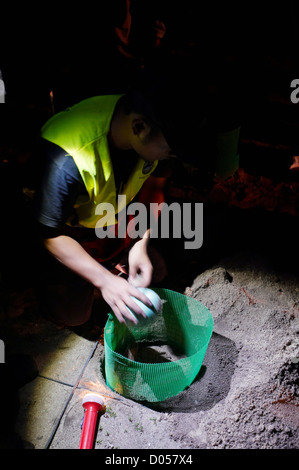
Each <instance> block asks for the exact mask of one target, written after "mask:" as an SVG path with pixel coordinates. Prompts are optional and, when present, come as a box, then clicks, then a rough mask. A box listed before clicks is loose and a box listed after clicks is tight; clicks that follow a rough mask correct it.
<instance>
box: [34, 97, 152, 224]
mask: <svg viewBox="0 0 299 470" xmlns="http://www.w3.org/2000/svg"><path fill="white" fill-rule="evenodd" d="M121 96H122V95H107V96H95V97H93V98H88V99H86V100H83V101H81V102H80V103H78V104H76V105H74V106H72V107H71V108H68V109H67V110H65V111H62V112H60V113H57V114H56V115H54V116H53V117H52V118H51V119H49V121H48V122H46V124H45V125H44V126H43V128H42V130H41V136H42V137H43V138H44V139H46V140H48V141H50V142H52V143H54V144H56V145H59V146H60V147H61V148H63V149H64V150H65V151H66V152H67V153H68V154H69V155H71V156H72V157H73V159H74V161H75V163H76V166H77V168H78V170H79V172H80V175H81V177H82V179H83V182H84V185H85V187H86V190H87V193H88V197H83V196H81V197H80V198H79V199H78V200H77V201H76V204H75V206H74V207H75V210H76V212H77V215H78V221H79V224H80V225H83V226H84V227H88V228H94V227H95V226H96V225H97V226H100V225H101V223H100V219H101V218H102V217H103V215H97V214H96V210H95V209H96V207H97V205H98V204H100V203H109V204H112V206H113V208H114V213H115V214H117V213H118V212H120V211H121V210H122V209H124V202H125V201H126V203H127V204H128V203H129V202H130V201H131V200H132V199H133V198H134V196H136V194H137V193H138V191H139V190H140V188H141V187H142V185H143V183H144V182H145V181H146V179H147V178H148V177H149V176H150V174H151V173H152V172H153V171H154V169H155V168H156V166H157V164H158V161H155V162H154V163H153V164H152V166H150V165H149V163H148V162H145V160H143V159H142V158H139V159H138V161H137V163H136V166H135V168H134V170H133V171H132V173H131V175H130V177H129V179H128V181H127V182H126V184H125V185H124V187H123V188H122V191H121V194H122V195H124V196H126V198H120V201H121V202H122V206H119V205H118V204H117V197H116V196H117V195H116V188H115V180H114V173H113V167H112V161H111V157H110V152H109V145H108V132H109V129H110V123H111V119H112V116H113V112H114V110H115V106H116V104H117V102H118V100H119V99H120V97H121ZM106 222H107V217H106ZM112 223H115V218H114V221H113V222H112ZM108 225H110V223H109V224H108Z"/></svg>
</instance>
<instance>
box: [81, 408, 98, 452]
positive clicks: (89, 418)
mask: <svg viewBox="0 0 299 470" xmlns="http://www.w3.org/2000/svg"><path fill="white" fill-rule="evenodd" d="M84 408H85V415H84V422H83V428H82V433H81V441H80V447H79V448H80V449H92V448H93V444H94V434H95V429H96V424H97V419H98V412H99V410H100V409H101V408H102V407H101V406H100V405H99V404H98V403H93V402H88V403H85V404H84Z"/></svg>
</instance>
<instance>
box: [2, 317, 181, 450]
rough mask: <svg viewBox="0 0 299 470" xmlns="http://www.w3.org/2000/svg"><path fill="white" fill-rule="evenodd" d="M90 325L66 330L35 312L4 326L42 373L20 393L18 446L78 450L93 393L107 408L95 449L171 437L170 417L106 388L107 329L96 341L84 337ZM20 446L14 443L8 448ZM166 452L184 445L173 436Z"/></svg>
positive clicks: (9, 342)
mask: <svg viewBox="0 0 299 470" xmlns="http://www.w3.org/2000/svg"><path fill="white" fill-rule="evenodd" d="M104 323H105V321H104ZM89 327H90V325H86V326H85V327H84V328H83V329H82V328H81V329H80V328H77V329H76V328H74V329H73V331H72V330H71V329H64V328H61V327H59V326H57V325H55V324H53V323H51V322H49V321H47V320H45V319H43V318H42V317H40V316H39V315H38V312H37V311H36V310H35V309H32V310H31V311H30V309H29V311H25V312H24V313H23V314H22V315H19V316H16V317H14V316H12V317H10V318H8V319H6V321H4V322H3V325H2V329H1V331H2V332H3V333H4V336H3V337H5V345H6V347H7V350H9V352H10V353H11V354H15V353H16V354H20V353H21V354H29V355H30V356H31V357H32V358H34V360H35V362H36V365H37V368H38V375H37V376H36V377H35V378H34V379H33V380H31V381H30V382H28V383H26V384H25V385H23V386H22V387H20V388H19V389H18V402H17V410H16V420H15V423H14V432H15V434H16V436H17V447H18V448H23V449H79V444H80V438H81V432H82V431H81V429H82V428H81V425H82V420H83V417H84V409H83V407H82V398H83V396H84V395H85V394H86V393H88V392H90V391H93V392H97V393H100V394H101V396H102V397H103V398H104V401H105V408H106V411H105V413H104V414H103V415H102V416H101V418H100V424H99V426H98V427H97V436H96V439H95V445H94V447H95V448H96V449H118V448H120V449H144V448H148V449H153V448H159V447H160V440H159V439H155V437H156V434H157V430H158V429H159V433H162V435H164V436H167V434H168V426H169V424H170V422H168V421H167V417H169V414H168V413H161V412H158V411H155V410H151V409H149V408H147V407H145V406H143V405H142V404H139V403H136V402H133V401H131V400H128V399H125V398H123V397H121V396H120V395H118V394H116V393H114V392H113V391H112V390H110V389H109V388H108V387H107V386H106V384H105V377H104V374H103V370H102V364H103V359H104V346H103V342H102V339H101V336H102V333H103V328H104V326H101V327H97V328H96V333H95V334H94V332H93V335H94V336H95V337H96V338H97V339H88V338H86V337H84V336H88V334H90V330H89ZM74 330H76V331H74ZM81 335H82V336H81ZM83 335H84V336H83ZM15 445H16V444H15V441H14V440H13V442H12V443H11V441H9V448H10V446H11V447H12V448H14V446H15ZM4 448H5V447H4ZM163 448H166V449H167V448H172V449H173V448H180V444H179V443H175V442H174V441H173V440H172V439H171V437H170V438H169V441H166V443H165V442H164V443H163Z"/></svg>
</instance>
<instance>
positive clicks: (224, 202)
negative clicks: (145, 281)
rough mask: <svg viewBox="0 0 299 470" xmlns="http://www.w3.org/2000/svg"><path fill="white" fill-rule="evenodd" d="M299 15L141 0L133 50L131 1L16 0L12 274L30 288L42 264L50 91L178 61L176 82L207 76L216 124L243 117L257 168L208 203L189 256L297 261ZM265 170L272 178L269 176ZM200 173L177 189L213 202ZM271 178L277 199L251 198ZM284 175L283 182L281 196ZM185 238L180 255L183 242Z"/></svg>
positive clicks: (8, 52)
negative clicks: (243, 254)
mask: <svg viewBox="0 0 299 470" xmlns="http://www.w3.org/2000/svg"><path fill="white" fill-rule="evenodd" d="M298 14H299V7H298V4H297V2H295V1H293V0H287V1H285V2H280V4H273V2H262V1H260V2H252V1H251V2H249V1H242V2H241V1H240V2H238V3H233V2H221V3H215V2H198V1H190V0H185V1H184V2H178V1H154V0H151V1H136V0H135V1H134V0H132V2H131V18H132V28H131V33H130V37H129V39H130V43H129V45H128V46H127V49H126V50H127V52H128V53H129V57H128V56H126V55H123V54H121V53H120V52H119V49H118V46H119V44H120V41H119V39H118V38H117V35H116V33H115V28H117V27H120V26H121V25H122V24H123V22H124V19H125V16H126V1H120V0H109V1H106V2H104V1H100V2H98V3H97V4H95V3H94V2H92V3H89V2H85V3H84V4H76V5H75V4H73V3H72V4H69V3H64V2H61V3H60V4H59V5H56V4H52V3H47V4H45V3H40V4H34V6H32V5H28V4H21V6H20V5H19V4H15V5H11V6H10V7H9V11H8V7H7V6H4V8H3V14H2V18H1V42H0V47H1V56H0V69H1V71H2V75H3V79H4V82H5V87H6V104H5V105H2V106H1V107H0V108H1V109H0V112H1V119H2V122H1V131H0V132H1V136H0V152H1V200H2V208H1V212H2V222H3V223H2V238H3V242H2V245H1V246H2V266H3V267H2V281H3V280H4V281H5V282H8V283H9V284H11V283H13V284H17V285H19V286H20V287H22V286H23V285H24V284H26V283H27V282H30V276H28V275H27V274H28V272H30V271H31V270H32V271H34V267H32V266H34V264H32V256H31V254H30V253H31V251H30V245H31V244H33V243H34V241H33V240H34V239H33V237H32V234H31V232H30V229H28V219H27V215H26V200H25V199H24V196H23V191H22V189H23V188H24V187H27V186H29V187H30V184H31V182H32V178H33V176H34V174H32V170H31V169H30V165H28V162H29V161H30V158H31V154H32V152H33V148H34V144H35V141H36V138H37V136H38V133H39V130H40V127H41V126H42V124H43V123H44V122H45V121H46V120H47V119H48V118H49V117H50V116H51V112H52V108H51V105H52V103H51V100H50V92H51V91H53V97H54V98H53V99H54V101H53V104H54V108H55V112H58V111H59V110H61V109H64V108H65V107H67V106H70V105H72V104H74V103H76V102H77V101H78V100H80V99H84V98H87V97H89V96H93V95H96V94H101V93H115V92H116V93H119V92H124V91H127V90H128V89H130V87H132V86H133V85H134V83H135V82H136V80H137V81H138V78H139V74H140V73H143V74H144V73H145V74H147V76H148V77H150V76H151V74H157V73H158V74H159V73H164V72H165V71H166V72H169V71H171V73H172V77H173V80H177V79H179V78H181V77H185V78H186V77H187V78H188V77H189V76H190V77H191V76H192V77H193V79H194V77H198V83H200V84H201V83H205V85H206V86H207V89H208V92H209V106H210V110H209V112H210V114H211V115H212V116H213V118H214V119H215V126H219V128H220V129H221V128H223V129H225V128H226V127H228V128H230V127H231V126H233V125H234V124H235V123H240V124H241V139H240V167H241V168H242V169H244V171H245V173H246V175H251V176H253V177H254V178H256V179H253V180H250V181H251V183H250V184H251V187H250V188H249V189H248V180H246V181H245V182H244V181H240V179H238V180H237V181H236V182H233V185H234V184H235V186H233V189H234V191H232V186H229V188H228V192H227V191H226V193H225V194H226V197H225V198H223V195H221V194H220V198H219V199H218V200H217V201H215V199H212V202H210V203H209V204H206V211H205V214H206V215H205V217H206V219H205V233H204V245H203V247H202V249H200V250H198V252H197V253H196V254H195V253H189V254H186V253H184V254H182V258H183V260H184V262H186V259H187V257H188V256H187V255H189V256H190V257H191V258H192V260H193V261H194V260H195V261H196V264H195V267H194V270H195V271H196V270H198V269H200V268H202V267H203V266H205V265H206V264H210V263H212V262H213V261H214V260H215V259H216V258H217V257H218V256H222V255H226V254H229V253H230V252H231V251H234V250H236V249H249V248H254V249H256V250H260V251H262V252H268V253H269V256H271V257H272V258H273V260H274V261H275V262H277V260H280V262H281V263H283V264H284V266H285V267H286V268H287V269H295V270H296V260H297V256H298V249H297V225H298V210H299V209H298V198H297V196H296V195H298V173H296V172H290V171H289V166H290V163H291V158H292V156H293V155H296V153H297V152H298V150H299V149H298V130H299V129H298V126H299V118H298V112H299V104H298V105H297V106H296V105H295V104H292V103H291V102H290V94H291V91H292V89H291V88H290V83H291V81H292V80H293V79H295V78H298V77H299V73H298V72H299V71H298V66H299V54H298V49H299V27H298ZM157 19H158V20H159V21H162V22H163V24H164V25H165V27H166V34H165V36H164V38H163V40H162V43H161V45H160V47H153V44H154V41H153V36H152V35H153V25H154V24H155V20H157ZM193 81H194V80H193ZM200 86H201V85H199V88H200ZM191 176H192V175H191ZM261 177H263V178H268V179H267V180H266V183H265V180H261V179H260V178H261ZM194 178H195V180H192V178H191V179H190V172H189V173H188V172H186V173H184V172H180V173H179V175H174V177H173V184H172V192H171V194H170V197H173V194H177V193H176V191H175V190H176V189H177V188H179V189H180V190H182V191H181V192H179V194H180V196H179V197H178V198H180V197H181V198H182V200H186V198H187V199H188V195H189V196H190V187H191V193H192V191H193V189H194V191H193V194H195V196H193V197H192V198H191V199H193V200H202V199H200V196H198V197H197V196H196V194H197V193H198V191H199V193H200V189H199V188H198V186H197V184H196V172H195V177H194ZM186 180H187V181H186ZM190 181H191V183H192V184H191V183H190ZM264 183H265V184H268V189H266V190H265V191H266V192H267V191H268V196H269V198H270V200H271V202H272V205H271V204H270V206H271V207H270V209H269V207H267V205H266V206H265V204H264V203H263V204H261V203H259V195H257V196H255V197H256V199H255V203H254V204H253V205H251V206H250V207H249V208H248V207H245V208H244V204H243V205H242V204H241V203H240V201H242V197H243V196H242V191H243V192H246V191H247V193H248V191H254V190H255V189H256V188H255V186H256V185H257V187H258V190H259V191H262V190H263V186H264ZM277 185H283V186H279V190H280V192H279V194H278V196H277ZM186 186H187V187H188V188H187V189H188V192H187V193H186ZM236 187H237V190H236ZM275 190H276V193H275ZM230 191H231V194H230ZM265 191H264V192H265ZM281 191H282V192H284V197H285V198H287V196H288V194H289V196H290V198H291V199H290V200H291V202H288V201H289V199H287V203H286V205H287V204H289V206H288V208H287V209H286V207H282V208H281V206H279V208H278V209H277V207H278V206H277V204H276V205H275V198H277V197H281ZM296 191H297V193H296ZM288 192H289V193H288ZM186 194H188V195H186ZM205 195H206V193H205ZM230 195H231V198H230ZM291 196H292V197H291ZM233 198H235V201H233ZM238 198H239V200H238ZM273 198H274V207H275V209H274V210H273ZM230 199H231V200H230ZM232 202H234V204H232ZM238 202H239V204H238ZM173 243H174V249H175V250H176V253H177V254H178V255H177V257H176V259H175V263H176V262H179V259H180V257H179V253H181V251H180V250H181V244H180V241H178V240H174V241H173ZM270 246H271V247H272V248H271V249H270ZM170 247H171V248H170ZM162 250H164V251H165V253H166V255H167V252H169V258H170V262H171V261H172V260H173V256H172V253H173V246H172V245H171V244H170V243H168V242H167V243H164V244H163V243H162ZM188 273H191V274H190V275H192V271H190V270H188ZM28 279H29V281H28ZM6 280H7V281H6Z"/></svg>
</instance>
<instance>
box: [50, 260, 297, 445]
mask: <svg viewBox="0 0 299 470" xmlns="http://www.w3.org/2000/svg"><path fill="white" fill-rule="evenodd" d="M186 294H187V295H190V296H192V297H194V298H196V299H198V300H199V301H201V302H202V303H204V304H205V305H206V306H207V307H208V308H209V309H210V311H211V313H212V315H213V318H214V332H213V335H212V338H211V341H210V344H209V347H208V350H207V353H206V356H205V359H204V363H203V367H202V369H201V371H200V373H199V376H198V377H197V379H196V380H195V381H194V383H193V384H192V385H191V386H190V387H189V388H188V389H187V390H185V391H184V392H182V393H180V394H179V395H177V396H176V397H174V398H172V399H168V400H166V401H164V402H161V403H159V404H152V405H150V406H148V405H144V404H139V403H135V402H133V401H131V400H128V399H124V398H121V397H119V398H120V400H119V401H117V400H114V401H113V403H112V404H111V406H108V408H107V411H106V413H105V414H104V415H103V416H102V417H101V424H100V428H99V432H98V435H97V442H96V448H98V449H100V448H102V449H103V448H104V449H298V447H299V432H298V429H299V374H298V364H299V303H298V298H299V283H298V279H297V278H296V276H293V275H290V274H287V273H284V272H277V271H276V270H275V269H272V268H271V266H267V264H266V260H265V259H263V257H260V256H257V255H255V256H253V255H252V253H250V252H243V253H238V254H237V255H235V256H233V257H231V258H227V259H223V260H221V261H220V262H219V263H217V266H215V267H212V268H210V269H208V270H206V271H204V272H203V273H202V274H200V275H199V276H198V277H197V278H196V279H195V280H194V282H193V284H192V285H191V286H190V287H189V288H187V290H186ZM103 357H104V356H103V349H101V348H99V350H98V352H97V357H96V361H98V360H100V361H103ZM98 378H99V381H100V382H101V383H102V384H103V383H104V380H105V379H104V377H103V376H101V374H100V371H99V375H98ZM71 418H72V411H71V410H70V412H69V414H68V417H67V419H66V424H65V426H67V420H71ZM64 429H65V430H67V427H66V428H64ZM62 435H63V433H62V432H60V435H59V436H58V438H57V440H56V445H55V443H54V444H53V447H54V448H55V447H56V448H57V447H58V448H63V446H64V444H63V441H62V440H61V439H62Z"/></svg>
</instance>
